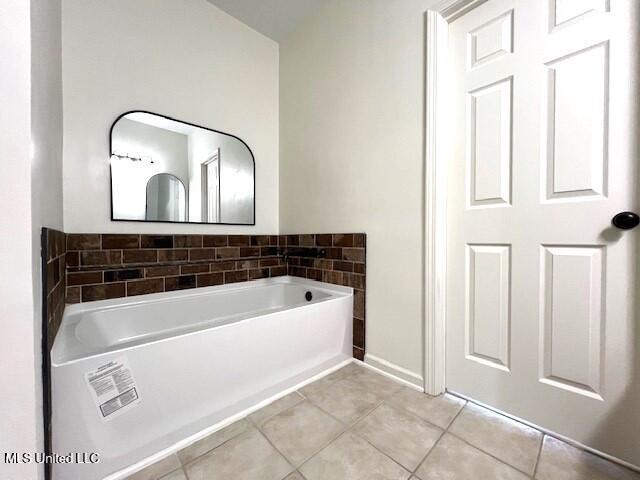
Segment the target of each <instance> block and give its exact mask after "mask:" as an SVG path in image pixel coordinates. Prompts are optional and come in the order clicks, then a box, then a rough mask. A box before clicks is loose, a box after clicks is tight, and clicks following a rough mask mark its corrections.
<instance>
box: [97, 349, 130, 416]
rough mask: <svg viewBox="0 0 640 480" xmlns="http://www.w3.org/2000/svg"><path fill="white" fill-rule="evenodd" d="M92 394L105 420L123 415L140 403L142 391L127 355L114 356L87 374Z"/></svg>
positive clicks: (99, 412)
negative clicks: (138, 386)
mask: <svg viewBox="0 0 640 480" xmlns="http://www.w3.org/2000/svg"><path fill="white" fill-rule="evenodd" d="M86 379H87V384H88V385H89V390H91V396H92V397H93V400H94V402H95V404H96V407H97V408H98V414H99V415H100V418H101V419H102V420H104V421H108V420H111V419H113V418H115V417H118V416H120V415H122V414H123V413H124V412H126V411H128V410H130V409H131V408H133V407H135V406H136V405H137V404H139V403H140V392H139V391H138V388H137V387H136V382H135V380H134V378H133V373H132V372H131V367H130V366H129V362H128V361H127V359H126V357H118V358H114V359H113V360H111V361H110V362H108V363H105V364H104V365H100V366H99V367H98V368H97V369H96V370H92V371H90V372H88V373H87V374H86Z"/></svg>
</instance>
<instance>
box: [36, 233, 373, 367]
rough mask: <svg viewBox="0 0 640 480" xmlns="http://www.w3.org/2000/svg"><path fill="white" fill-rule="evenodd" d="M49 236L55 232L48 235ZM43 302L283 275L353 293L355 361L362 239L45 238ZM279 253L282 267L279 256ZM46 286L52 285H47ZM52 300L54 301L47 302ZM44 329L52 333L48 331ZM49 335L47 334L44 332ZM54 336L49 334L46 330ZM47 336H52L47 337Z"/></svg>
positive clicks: (360, 346) (360, 342) (359, 346)
mask: <svg viewBox="0 0 640 480" xmlns="http://www.w3.org/2000/svg"><path fill="white" fill-rule="evenodd" d="M49 232H55V231H49ZM50 237H51V238H52V239H53V240H50V241H49V242H48V244H47V249H48V250H47V251H48V252H49V253H48V257H47V258H48V263H47V267H46V275H45V277H46V279H45V281H46V282H47V288H53V289H56V288H57V290H56V292H57V293H55V294H53V291H52V292H51V293H50V294H49V295H50V296H51V297H52V298H51V300H49V303H50V304H52V306H53V307H52V308H57V312H58V317H59V318H58V317H55V320H53V321H54V323H55V322H58V325H59V321H60V320H61V318H62V313H61V312H62V311H63V308H64V302H63V301H62V300H61V299H64V297H65V290H66V302H67V303H80V302H89V301H95V300H104V299H109V298H118V297H124V296H133V295H144V294H148V293H156V292H164V291H174V290H182V289H188V288H197V287H208V286H214V285H222V284H225V283H236V282H244V281H248V280H255V279H260V278H269V277H277V276H283V275H291V276H297V277H302V278H308V279H312V280H319V281H322V282H326V283H332V284H336V285H344V286H348V287H352V288H353V289H354V297H353V333H354V335H353V354H354V356H355V357H356V358H359V359H361V360H362V359H363V357H364V352H365V330H366V321H365V319H366V310H365V303H366V302H365V296H366V235H365V234H362V233H333V234H332V233H318V234H309V233H305V234H288V235H148V234H94V233H92V234H76V233H74V234H67V235H65V234H64V233H62V232H55V233H50ZM285 253H286V262H285V260H284V259H283V254H285ZM49 285H54V286H53V287H49ZM56 299H58V301H59V302H61V305H62V307H60V304H57V306H56V304H55V302H56ZM52 331H54V332H55V331H57V327H55V326H54V328H52ZM50 335H51V333H50ZM53 335H54V336H55V333H53ZM52 338H53V337H52Z"/></svg>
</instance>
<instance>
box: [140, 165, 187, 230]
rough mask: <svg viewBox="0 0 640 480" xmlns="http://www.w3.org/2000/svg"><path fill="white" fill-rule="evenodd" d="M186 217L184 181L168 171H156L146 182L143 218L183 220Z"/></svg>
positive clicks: (158, 220) (160, 220)
mask: <svg viewBox="0 0 640 480" xmlns="http://www.w3.org/2000/svg"><path fill="white" fill-rule="evenodd" d="M186 218H187V195H186V189H185V188H184V183H182V180H180V179H179V178H178V177H176V176H175V175H171V174H170V173H158V174H156V175H154V176H153V177H151V178H150V179H149V181H148V182H147V201H146V208H145V220H149V221H152V222H154V221H155V222H184V221H185V219H186Z"/></svg>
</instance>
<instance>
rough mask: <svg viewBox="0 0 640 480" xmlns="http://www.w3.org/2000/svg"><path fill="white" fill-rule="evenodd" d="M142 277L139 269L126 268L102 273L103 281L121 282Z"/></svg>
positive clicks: (142, 272) (141, 271)
mask: <svg viewBox="0 0 640 480" xmlns="http://www.w3.org/2000/svg"><path fill="white" fill-rule="evenodd" d="M142 277H144V271H143V270H142V269H141V268H127V269H124V270H110V271H106V272H104V281H105V283H108V282H121V281H123V280H133V279H134V278H142Z"/></svg>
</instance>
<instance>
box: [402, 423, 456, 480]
mask: <svg viewBox="0 0 640 480" xmlns="http://www.w3.org/2000/svg"><path fill="white" fill-rule="evenodd" d="M446 433H447V432H446V430H443V431H442V434H440V436H439V437H438V440H436V443H434V444H433V446H432V447H431V448H430V449H429V451H428V452H427V453H426V454H425V455H424V457H422V460H420V461H419V462H418V466H417V467H416V468H415V470H413V471H412V472H411V475H414V476H415V475H416V472H417V471H418V470H420V467H421V466H422V464H423V463H424V462H426V461H427V458H428V457H429V455H431V453H432V452H433V451H434V450H435V449H436V447H437V446H438V444H439V443H440V441H441V440H442V439H443V438H444V436H445V434H446ZM418 478H420V477H418Z"/></svg>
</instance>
